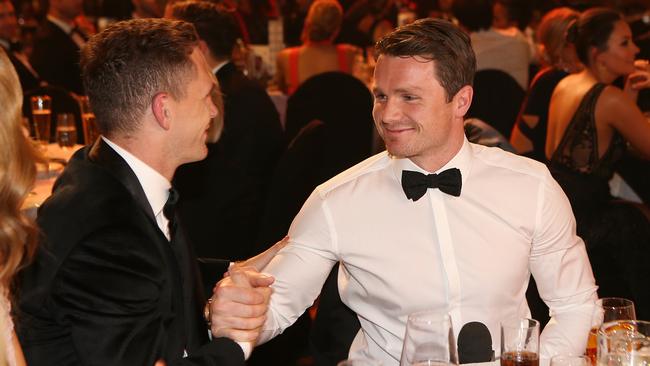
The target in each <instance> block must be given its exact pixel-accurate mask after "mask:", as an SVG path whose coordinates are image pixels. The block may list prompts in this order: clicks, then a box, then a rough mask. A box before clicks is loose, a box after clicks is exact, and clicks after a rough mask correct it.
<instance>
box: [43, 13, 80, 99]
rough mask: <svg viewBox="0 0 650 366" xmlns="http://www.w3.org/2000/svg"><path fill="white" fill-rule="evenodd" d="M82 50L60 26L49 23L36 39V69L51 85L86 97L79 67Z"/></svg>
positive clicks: (46, 22) (45, 23)
mask: <svg viewBox="0 0 650 366" xmlns="http://www.w3.org/2000/svg"><path fill="white" fill-rule="evenodd" d="M79 58H80V55H79V47H78V46H77V44H76V43H74V41H73V40H72V38H70V36H69V35H68V34H67V33H65V32H64V31H63V30H62V29H61V28H59V27H58V26H57V25H56V24H54V23H52V22H50V21H49V20H47V19H46V20H45V21H44V22H43V23H42V24H41V27H40V28H39V30H38V32H37V33H36V36H35V37H34V49H33V52H32V55H31V58H30V62H31V64H32V67H33V68H34V69H35V70H36V72H38V74H39V75H40V77H41V78H43V79H44V80H45V81H47V82H48V83H50V84H53V85H58V86H61V87H64V88H66V89H67V90H69V91H71V92H74V93H77V94H79V95H82V94H84V90H83V85H82V82H81V69H80V67H79Z"/></svg>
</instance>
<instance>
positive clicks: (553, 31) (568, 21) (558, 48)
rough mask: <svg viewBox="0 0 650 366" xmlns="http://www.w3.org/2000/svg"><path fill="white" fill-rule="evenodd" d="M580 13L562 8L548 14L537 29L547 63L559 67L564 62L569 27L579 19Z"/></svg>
mask: <svg viewBox="0 0 650 366" xmlns="http://www.w3.org/2000/svg"><path fill="white" fill-rule="evenodd" d="M579 16H580V13H578V12H577V11H575V10H573V9H570V8H566V7H562V8H557V9H553V10H551V11H550V12H548V13H547V14H546V15H545V16H544V17H543V18H542V21H541V22H540V24H539V27H538V28H537V39H538V41H539V43H540V44H541V45H542V46H543V48H542V55H543V56H544V57H545V59H546V62H548V63H549V64H551V65H558V64H559V63H561V62H562V61H565V60H562V57H563V53H564V50H565V48H566V46H567V44H568V43H567V41H566V34H567V30H568V29H569V27H570V26H571V25H572V24H573V23H574V22H575V21H576V20H577V19H578V17H579Z"/></svg>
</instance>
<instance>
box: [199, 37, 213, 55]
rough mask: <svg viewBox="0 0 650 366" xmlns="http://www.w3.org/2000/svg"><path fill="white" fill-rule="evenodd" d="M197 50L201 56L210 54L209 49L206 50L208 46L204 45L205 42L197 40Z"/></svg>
mask: <svg viewBox="0 0 650 366" xmlns="http://www.w3.org/2000/svg"><path fill="white" fill-rule="evenodd" d="M199 50H200V51H201V53H202V54H203V55H207V54H208V53H209V52H210V49H209V48H208V44H207V43H205V41H204V40H202V39H199Z"/></svg>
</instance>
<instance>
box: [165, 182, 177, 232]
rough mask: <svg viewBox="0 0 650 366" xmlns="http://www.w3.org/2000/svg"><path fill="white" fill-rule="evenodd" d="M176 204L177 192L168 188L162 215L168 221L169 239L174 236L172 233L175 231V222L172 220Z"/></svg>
mask: <svg viewBox="0 0 650 366" xmlns="http://www.w3.org/2000/svg"><path fill="white" fill-rule="evenodd" d="M177 202H178V191H177V190H176V189H175V188H174V187H171V188H169V196H168V197H167V202H165V206H164V207H163V215H165V217H166V218H167V220H168V221H169V224H168V227H169V237H170V239H171V238H172V237H173V236H174V232H175V231H176V220H174V212H175V211H176V203H177Z"/></svg>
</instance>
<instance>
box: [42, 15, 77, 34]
mask: <svg viewBox="0 0 650 366" xmlns="http://www.w3.org/2000/svg"><path fill="white" fill-rule="evenodd" d="M47 20H49V21H50V22H52V23H54V24H56V26H57V27H59V28H61V29H62V30H63V31H64V32H65V33H66V34H70V32H72V28H74V26H73V25H70V24H69V23H66V22H64V21H63V20H61V19H59V18H56V17H53V16H52V15H50V14H48V15H47Z"/></svg>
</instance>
